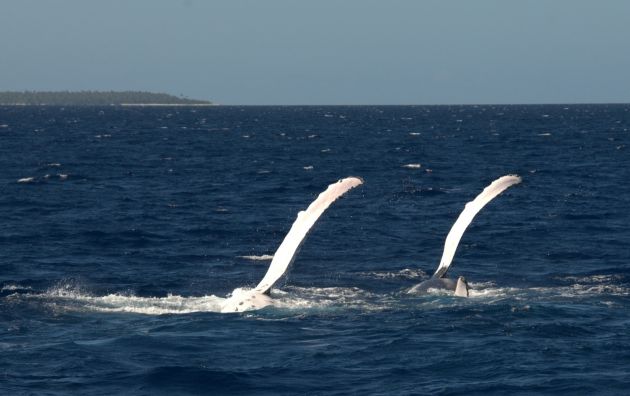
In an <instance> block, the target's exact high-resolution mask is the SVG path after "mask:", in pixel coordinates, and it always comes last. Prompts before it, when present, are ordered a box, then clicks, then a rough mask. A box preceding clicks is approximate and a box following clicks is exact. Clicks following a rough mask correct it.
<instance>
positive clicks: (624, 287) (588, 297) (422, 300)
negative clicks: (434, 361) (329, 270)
mask: <svg viewBox="0 0 630 396" xmlns="http://www.w3.org/2000/svg"><path fill="white" fill-rule="evenodd" d="M414 271H416V270H411V269H403V270H400V271H392V272H390V273H387V272H373V273H365V274H364V276H365V277H368V278H373V279H375V280H381V279H391V278H408V279H410V280H413V279H415V278H416V277H418V276H421V275H420V274H418V273H416V272H414ZM424 276H425V277H427V275H424ZM555 279H556V280H557V281H559V282H560V283H562V285H559V286H548V287H547V286H545V287H524V288H521V287H498V286H497V285H496V283H494V282H477V283H472V282H471V286H472V289H471V290H470V296H469V298H467V299H461V298H457V297H454V296H453V295H452V293H451V292H449V291H446V290H443V289H429V290H428V291H427V294H426V295H423V296H410V295H408V294H406V293H405V292H404V291H403V290H395V291H391V292H385V293H375V292H371V291H368V290H365V289H361V288H356V287H295V286H287V287H286V288H284V289H282V290H280V289H273V291H272V293H271V295H270V297H271V298H273V300H274V303H273V305H272V306H270V307H268V308H267V309H265V310H263V311H259V312H260V314H261V315H263V316H265V315H269V313H270V312H276V313H277V314H280V315H285V314H289V315H295V314H300V315H303V314H306V315H308V314H319V313H322V312H325V313H338V312H348V311H359V312H378V311H385V310H398V311H418V310H419V311H422V310H426V309H449V308H455V307H460V306H470V305H473V306H477V307H482V306H488V305H502V304H504V305H509V306H510V307H511V308H510V309H512V310H527V309H529V307H530V306H531V305H533V304H536V303H545V302H550V301H553V302H562V301H566V302H567V303H570V304H574V303H576V302H588V303H595V304H598V305H604V306H608V307H614V306H616V305H618V304H619V303H618V302H615V301H618V300H619V299H625V298H627V297H628V296H630V285H629V284H628V282H627V281H625V278H623V277H621V276H616V275H591V276H580V277H576V276H565V277H561V278H555ZM2 290H3V291H5V292H8V293H7V295H6V296H4V297H2V300H3V301H6V302H9V303H12V304H19V303H24V302H36V303H37V304H38V305H39V304H41V305H42V306H43V307H45V308H47V309H51V310H53V311H55V312H59V313H61V312H104V313H132V314H141V315H167V314H169V315H181V314H191V313H200V312H205V313H219V312H221V308H222V307H223V304H224V302H225V301H226V299H225V298H223V297H218V296H215V295H208V296H201V297H184V296H179V295H173V294H169V295H167V296H165V297H139V296H134V295H128V294H119V293H115V294H108V295H105V296H95V295H92V294H90V293H89V292H87V291H86V290H85V289H83V288H81V287H78V286H76V285H69V284H61V285H58V286H56V287H54V288H51V289H50V290H47V291H45V292H43V293H37V292H36V291H33V290H32V289H31V288H30V287H28V286H20V285H16V284H9V285H4V286H3V287H2ZM237 290H238V289H237Z"/></svg>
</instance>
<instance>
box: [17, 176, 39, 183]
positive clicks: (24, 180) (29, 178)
mask: <svg viewBox="0 0 630 396" xmlns="http://www.w3.org/2000/svg"><path fill="white" fill-rule="evenodd" d="M34 181H35V178H34V177H23V178H21V179H18V181H17V182H18V183H32V182H34Z"/></svg>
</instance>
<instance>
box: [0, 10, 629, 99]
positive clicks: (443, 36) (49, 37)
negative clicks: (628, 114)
mask: <svg viewBox="0 0 630 396" xmlns="http://www.w3.org/2000/svg"><path fill="white" fill-rule="evenodd" d="M629 43H630V1H624V0H618V1H613V0H598V1H595V0H592V1H591V0H589V1H582V0H527V1H525V0H519V1H512V0H459V1H456V0H432V1H422V0H408V1H403V0H381V1H372V0H310V1H307V0H250V1H239V0H226V1H212V0H170V1H166V0H98V1H97V0H41V1H40V0H0V90H149V91H158V92H167V93H172V94H176V95H180V94H183V95H186V96H188V97H193V98H201V99H209V100H213V101H216V102H219V103H223V104H448V103H554V102H565V103H566V102H630V44H629Z"/></svg>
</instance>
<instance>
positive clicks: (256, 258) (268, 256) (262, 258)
mask: <svg viewBox="0 0 630 396" xmlns="http://www.w3.org/2000/svg"><path fill="white" fill-rule="evenodd" d="M238 257H239V258H242V259H245V260H254V261H268V260H273V255H272V254H263V255H260V256H256V255H248V256H238Z"/></svg>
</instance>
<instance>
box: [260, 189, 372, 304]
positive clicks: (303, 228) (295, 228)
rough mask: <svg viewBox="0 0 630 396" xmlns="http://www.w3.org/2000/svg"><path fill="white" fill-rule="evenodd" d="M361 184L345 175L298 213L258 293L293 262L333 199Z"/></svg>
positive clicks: (278, 277) (267, 288) (280, 275)
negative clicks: (307, 236)
mask: <svg viewBox="0 0 630 396" xmlns="http://www.w3.org/2000/svg"><path fill="white" fill-rule="evenodd" d="M361 184H363V180H362V179H360V178H358V177H347V178H345V179H342V180H339V181H338V182H336V183H333V184H331V185H329V186H328V188H327V189H326V191H324V192H322V193H321V194H319V196H318V197H317V199H315V201H313V202H312V203H311V204H310V205H309V207H308V208H307V209H306V210H305V211H301V212H299V213H298V216H297V219H296V220H295V222H294V223H293V225H292V226H291V229H290V230H289V233H288V234H287V235H286V236H285V237H284V240H283V241H282V243H281V244H280V247H278V250H276V253H275V254H274V255H273V260H272V261H271V264H270V265H269V269H268V270H267V273H266V274H265V276H264V277H263V279H262V280H261V281H260V283H259V284H258V285H257V286H256V288H255V289H254V290H256V291H257V292H259V293H266V292H267V291H268V290H269V289H270V288H271V287H272V286H273V284H274V283H276V282H277V281H278V279H280V278H281V277H282V275H284V273H285V272H286V270H287V268H289V266H290V265H291V263H292V262H293V259H294V258H295V255H296V254H297V251H298V249H299V248H300V246H301V244H302V242H304V239H305V238H306V235H307V234H308V232H309V231H310V229H311V227H313V225H314V224H315V222H316V221H317V219H319V217H320V216H321V215H322V213H324V211H325V210H326V209H328V207H329V206H330V204H332V203H333V202H335V200H336V199H337V198H339V197H341V196H342V195H344V194H345V193H346V192H348V191H349V190H351V189H352V188H354V187H357V186H359V185H361Z"/></svg>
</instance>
